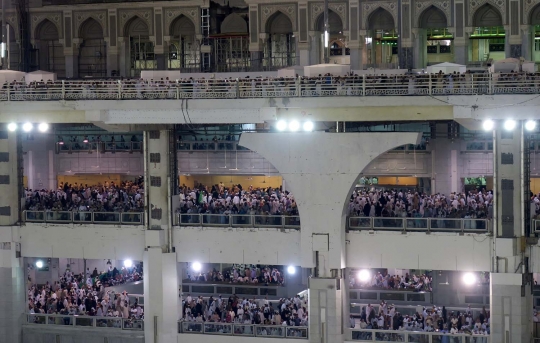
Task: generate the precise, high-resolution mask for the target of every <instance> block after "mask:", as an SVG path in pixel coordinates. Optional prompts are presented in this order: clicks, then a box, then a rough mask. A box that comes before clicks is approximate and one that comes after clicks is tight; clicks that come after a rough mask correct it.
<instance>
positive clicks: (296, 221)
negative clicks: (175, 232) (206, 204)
mask: <svg viewBox="0 0 540 343" xmlns="http://www.w3.org/2000/svg"><path fill="white" fill-rule="evenodd" d="M176 223H177V225H180V226H218V227H257V228H264V227H272V228H276V227H278V228H282V229H296V230H298V229H300V217H299V216H278V215H257V214H254V215H251V214H206V213H202V214H199V213H178V214H177V216H176Z"/></svg>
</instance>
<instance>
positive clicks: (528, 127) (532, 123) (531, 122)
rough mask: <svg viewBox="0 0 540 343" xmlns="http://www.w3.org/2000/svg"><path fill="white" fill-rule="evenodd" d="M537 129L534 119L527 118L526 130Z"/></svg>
mask: <svg viewBox="0 0 540 343" xmlns="http://www.w3.org/2000/svg"><path fill="white" fill-rule="evenodd" d="M534 129H536V122H535V121H534V120H527V122H526V123H525V130H527V131H534Z"/></svg>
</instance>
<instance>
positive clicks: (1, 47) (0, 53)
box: [0, 43, 6, 58]
mask: <svg viewBox="0 0 540 343" xmlns="http://www.w3.org/2000/svg"><path fill="white" fill-rule="evenodd" d="M0 49H2V51H1V52H0V56H1V57H2V58H5V57H6V43H2V44H0Z"/></svg>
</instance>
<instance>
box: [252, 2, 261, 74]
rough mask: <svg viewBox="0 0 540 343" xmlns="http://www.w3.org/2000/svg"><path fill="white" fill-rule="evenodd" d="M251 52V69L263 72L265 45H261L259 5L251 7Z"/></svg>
mask: <svg viewBox="0 0 540 343" xmlns="http://www.w3.org/2000/svg"><path fill="white" fill-rule="evenodd" d="M249 24H250V25H249V52H250V54H251V69H252V70H254V71H256V70H261V68H262V60H263V57H264V56H263V45H262V44H261V40H262V38H263V37H261V34H260V24H259V5H257V4H250V5H249Z"/></svg>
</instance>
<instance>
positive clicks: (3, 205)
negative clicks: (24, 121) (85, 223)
mask: <svg viewBox="0 0 540 343" xmlns="http://www.w3.org/2000/svg"><path fill="white" fill-rule="evenodd" d="M19 157H20V158H21V159H22V147H21V146H20V137H18V132H9V131H7V130H5V126H4V128H2V129H0V194H2V196H0V226H8V225H14V224H16V223H17V221H19V207H20V201H19V199H21V197H22V160H20V159H19ZM8 194H9V196H8Z"/></svg>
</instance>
